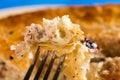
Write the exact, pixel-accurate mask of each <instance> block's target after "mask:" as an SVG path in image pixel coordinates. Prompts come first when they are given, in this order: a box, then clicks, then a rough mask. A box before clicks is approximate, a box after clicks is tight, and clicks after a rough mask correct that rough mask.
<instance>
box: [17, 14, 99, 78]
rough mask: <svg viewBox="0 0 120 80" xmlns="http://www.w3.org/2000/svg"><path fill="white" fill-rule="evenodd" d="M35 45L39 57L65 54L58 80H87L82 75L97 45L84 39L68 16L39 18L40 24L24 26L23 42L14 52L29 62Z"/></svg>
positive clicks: (86, 69) (77, 26) (84, 73)
mask: <svg viewBox="0 0 120 80" xmlns="http://www.w3.org/2000/svg"><path fill="white" fill-rule="evenodd" d="M38 46H40V48H41V51H40V52H41V54H43V53H44V51H46V50H49V51H54V52H55V54H56V55H57V57H61V56H63V55H66V57H65V60H64V63H63V67H62V68H61V72H60V76H59V80H87V77H86V74H87V71H88V70H89V66H90V60H91V58H93V57H94V53H93V52H94V51H95V50H97V45H96V44H95V43H91V42H89V40H87V39H86V38H85V36H84V32H83V31H82V30H81V29H80V26H79V25H78V24H74V23H72V22H71V20H70V19H69V16H68V15H65V16H62V18H60V17H56V18H54V19H52V20H48V19H43V23H42V25H39V24H31V25H30V26H27V28H26V31H25V35H24V41H22V42H21V43H20V44H18V45H17V46H16V47H15V53H16V55H17V57H18V58H21V57H22V56H24V55H25V54H28V56H29V58H30V59H31V58H32V57H33V55H34V53H35V52H34V50H36V49H37V47H38ZM53 71H54V70H53ZM43 73H44V72H43ZM40 79H42V76H40ZM49 79H50V80H51V79H52V76H49Z"/></svg>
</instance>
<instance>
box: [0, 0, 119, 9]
mask: <svg viewBox="0 0 120 80" xmlns="http://www.w3.org/2000/svg"><path fill="white" fill-rule="evenodd" d="M109 3H112V4H113V3H114V4H119V3H120V0H0V9H4V8H11V7H18V6H30V5H46V4H47V5H49V4H50V5H51V4H52V5H53V4H64V5H94V4H109Z"/></svg>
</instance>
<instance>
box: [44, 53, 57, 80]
mask: <svg viewBox="0 0 120 80" xmlns="http://www.w3.org/2000/svg"><path fill="white" fill-rule="evenodd" d="M55 58H56V55H55V54H52V58H51V61H50V63H49V66H48V69H47V71H46V73H45V76H44V78H43V80H48V77H49V74H50V71H51V70H52V66H53V63H54V60H55Z"/></svg>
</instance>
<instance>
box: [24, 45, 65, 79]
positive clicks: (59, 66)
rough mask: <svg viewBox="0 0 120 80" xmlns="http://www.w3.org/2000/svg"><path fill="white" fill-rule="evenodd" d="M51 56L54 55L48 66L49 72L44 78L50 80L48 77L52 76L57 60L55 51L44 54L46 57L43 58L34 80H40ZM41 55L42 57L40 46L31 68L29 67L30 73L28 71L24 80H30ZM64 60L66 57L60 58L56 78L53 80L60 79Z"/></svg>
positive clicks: (47, 71)
mask: <svg viewBox="0 0 120 80" xmlns="http://www.w3.org/2000/svg"><path fill="white" fill-rule="evenodd" d="M49 54H52V57H51V60H50V63H49V65H48V68H47V70H46V72H45V75H44V78H43V80H48V77H49V75H50V72H51V69H52V67H53V64H54V61H55V59H56V58H57V56H56V54H54V52H53V51H52V52H50V51H46V52H45V53H44V56H43V58H42V61H41V63H40V65H39V68H38V70H37V72H36V74H35V77H34V80H38V79H39V77H40V75H41V72H42V70H43V68H44V66H45V62H46V60H47V57H48V55H49ZM39 55H40V46H38V49H37V51H36V53H35V56H34V58H33V62H32V64H31V65H30V67H29V69H28V71H27V73H26V75H25V77H24V80H29V78H30V76H31V73H32V72H33V69H34V67H35V64H36V62H37V59H38V57H39ZM64 59H65V55H64V56H62V57H61V58H60V61H59V63H58V66H57V69H56V71H55V74H54V77H53V79H52V80H57V79H58V76H59V73H60V71H61V66H62V64H63V62H64Z"/></svg>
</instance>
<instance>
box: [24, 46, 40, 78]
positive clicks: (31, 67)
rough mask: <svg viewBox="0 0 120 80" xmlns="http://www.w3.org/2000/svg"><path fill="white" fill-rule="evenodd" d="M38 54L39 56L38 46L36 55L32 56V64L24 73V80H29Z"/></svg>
mask: <svg viewBox="0 0 120 80" xmlns="http://www.w3.org/2000/svg"><path fill="white" fill-rule="evenodd" d="M39 54H40V46H38V49H37V51H36V54H35V56H34V59H33V62H32V64H31V65H30V67H29V69H28V71H27V73H26V75H25V77H24V80H29V78H30V75H31V73H32V71H33V68H34V66H35V63H36V61H37V59H38V56H39Z"/></svg>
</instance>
